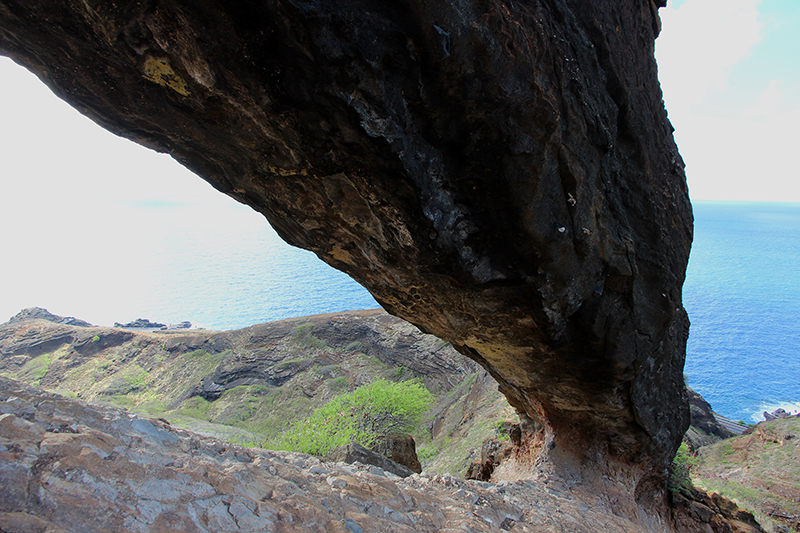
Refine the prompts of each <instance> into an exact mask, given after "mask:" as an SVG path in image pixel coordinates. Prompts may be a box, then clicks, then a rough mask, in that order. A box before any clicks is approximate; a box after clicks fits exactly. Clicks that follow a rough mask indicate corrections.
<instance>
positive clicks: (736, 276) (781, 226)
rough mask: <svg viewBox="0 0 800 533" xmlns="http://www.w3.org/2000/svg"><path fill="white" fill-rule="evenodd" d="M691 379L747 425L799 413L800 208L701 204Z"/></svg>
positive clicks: (688, 292) (692, 279) (690, 284)
mask: <svg viewBox="0 0 800 533" xmlns="http://www.w3.org/2000/svg"><path fill="white" fill-rule="evenodd" d="M694 214H695V235H694V245H693V247H692V253H691V256H690V259H689V268H688V271H687V276H686V282H685V284H684V291H683V295H684V296H683V297H684V305H685V307H686V309H687V311H688V312H689V318H690V320H691V322H692V326H691V329H690V333H689V343H688V347H687V356H686V367H685V370H684V372H685V374H686V376H687V379H688V382H689V386H690V387H692V388H693V389H695V390H697V391H698V392H699V393H700V394H702V395H703V397H705V399H706V400H707V401H708V402H709V403H710V404H711V405H712V407H713V408H714V410H715V411H716V412H718V413H720V414H722V415H725V416H727V417H729V418H733V419H736V420H744V421H745V422H755V421H758V420H762V419H763V417H762V416H761V415H762V413H763V412H764V411H772V410H774V409H777V408H778V407H782V408H784V409H785V410H787V411H797V410H798V409H800V328H798V325H800V204H781V203H732V202H695V203H694Z"/></svg>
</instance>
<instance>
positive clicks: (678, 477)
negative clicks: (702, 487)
mask: <svg viewBox="0 0 800 533" xmlns="http://www.w3.org/2000/svg"><path fill="white" fill-rule="evenodd" d="M694 464H695V457H694V456H693V455H692V452H691V451H690V450H689V445H688V444H686V443H685V442H681V446H680V448H678V453H676V454H675V458H674V459H673V460H672V465H671V466H670V469H669V480H668V485H669V489H670V490H672V491H674V492H681V491H688V490H689V489H691V488H692V478H691V476H690V471H691V469H692V467H693V466H694Z"/></svg>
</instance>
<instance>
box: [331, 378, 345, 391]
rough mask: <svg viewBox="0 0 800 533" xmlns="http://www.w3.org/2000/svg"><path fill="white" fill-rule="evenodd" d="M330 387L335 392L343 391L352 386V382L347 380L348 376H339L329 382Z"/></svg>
mask: <svg viewBox="0 0 800 533" xmlns="http://www.w3.org/2000/svg"><path fill="white" fill-rule="evenodd" d="M328 388H329V389H330V390H332V391H334V392H336V391H343V390H345V389H349V388H350V382H348V381H347V378H346V377H344V376H339V377H338V378H335V379H332V380H331V381H329V382H328Z"/></svg>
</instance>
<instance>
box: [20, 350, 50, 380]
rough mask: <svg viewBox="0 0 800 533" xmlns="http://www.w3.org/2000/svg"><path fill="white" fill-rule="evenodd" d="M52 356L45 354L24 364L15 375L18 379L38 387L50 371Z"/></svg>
mask: <svg viewBox="0 0 800 533" xmlns="http://www.w3.org/2000/svg"><path fill="white" fill-rule="evenodd" d="M52 359H53V354H49V353H45V354H42V355H40V356H38V357H34V358H33V359H31V360H29V361H28V362H26V363H25V364H24V365H23V367H22V368H21V369H20V371H19V373H18V374H17V376H18V378H19V379H21V380H23V381H27V382H28V383H30V384H32V385H36V386H39V384H40V383H41V382H42V380H43V379H44V377H45V376H46V375H47V373H48V372H49V371H50V363H51V362H52Z"/></svg>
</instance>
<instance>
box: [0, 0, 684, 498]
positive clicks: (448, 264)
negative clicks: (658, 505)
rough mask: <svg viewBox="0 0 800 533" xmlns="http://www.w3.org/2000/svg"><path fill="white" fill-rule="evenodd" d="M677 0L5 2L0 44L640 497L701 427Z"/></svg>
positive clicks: (573, 470)
mask: <svg viewBox="0 0 800 533" xmlns="http://www.w3.org/2000/svg"><path fill="white" fill-rule="evenodd" d="M657 3H658V4H660V3H661V2H656V3H654V2H648V1H644V0H642V1H637V2H618V1H616V0H593V1H589V0H548V1H544V0H542V1H532V2H513V1H501V0H483V1H462V2H442V1H431V2H416V1H399V2H382V1H369V0H367V1H363V0H336V1H331V0H306V1H279V0H270V1H266V2H258V3H256V2H233V3H226V2H214V1H204V2H189V1H187V0H149V1H145V2H122V3H119V2H118V3H116V4H109V3H107V2H98V1H94V0H90V1H86V2H75V1H71V0H57V1H56V0H48V1H47V2H44V1H41V0H26V1H25V2H21V1H15V0H2V1H0V53H3V54H6V55H8V56H10V57H12V58H13V59H14V60H16V61H17V62H19V63H21V64H24V65H25V66H27V67H28V68H29V69H31V70H32V71H33V72H34V73H36V74H37V75H38V76H39V77H40V78H41V79H42V80H43V81H44V82H45V83H47V84H48V85H49V86H50V87H51V88H52V89H53V90H54V91H55V92H56V94H58V95H59V96H61V97H63V98H64V99H65V100H67V101H68V102H70V103H71V104H72V105H74V106H75V107H76V108H78V109H79V110H80V111H82V112H83V113H85V114H87V115H88V116H90V117H91V118H93V119H94V120H95V121H97V122H98V123H99V124H101V125H103V126H104V127H106V128H108V129H110V130H111V131H113V132H115V133H118V134H120V135H123V136H125V137H128V138H131V139H133V140H135V141H137V142H140V143H142V144H144V145H146V146H149V147H151V148H154V149H156V150H160V151H166V152H169V153H170V154H172V156H173V157H175V158H176V159H177V160H179V161H181V162H182V163H183V164H185V165H186V166H187V167H189V168H190V169H192V170H194V171H195V172H197V173H198V174H199V175H200V176H201V177H203V178H204V179H206V180H207V181H209V182H210V183H211V184H212V185H214V186H215V187H216V188H217V189H219V190H220V191H222V192H224V193H226V194H228V195H230V196H232V197H234V198H236V199H237V200H239V201H241V202H243V203H246V204H248V205H250V206H252V207H253V208H254V209H256V210H257V211H259V212H261V213H263V214H264V215H265V216H266V217H267V219H269V221H270V222H271V223H272V225H273V226H274V227H275V228H276V229H277V231H278V232H279V233H280V235H281V236H282V237H283V238H284V239H286V240H287V241H288V242H290V243H292V244H294V245H297V246H301V247H304V248H307V249H310V250H313V251H314V252H315V253H316V254H317V255H318V256H319V257H320V258H321V259H322V260H324V261H326V262H327V263H329V264H331V265H332V266H334V267H336V268H339V269H341V270H344V271H346V272H348V273H349V274H350V275H351V276H353V277H354V278H355V279H356V280H358V281H359V282H360V283H362V284H363V285H364V286H366V287H367V288H368V289H369V290H370V291H371V292H372V294H373V295H374V296H375V297H376V299H377V300H378V301H379V302H380V303H381V304H382V305H383V306H384V307H385V308H386V309H387V310H388V311H390V312H391V313H393V314H396V315H398V316H401V317H403V318H405V319H407V320H409V321H411V322H413V323H414V324H416V325H418V326H420V327H421V328H422V329H424V330H426V331H428V332H431V333H434V334H436V335H438V336H440V337H442V338H444V339H446V340H449V341H450V342H452V343H453V345H454V346H456V347H457V348H458V349H459V350H460V351H461V352H462V353H464V354H466V355H468V356H469V357H472V358H473V359H475V360H477V361H479V362H480V363H481V364H483V365H484V366H485V367H486V368H487V369H488V370H489V371H490V372H491V373H492V375H493V376H494V377H495V378H496V379H497V380H498V382H499V384H500V387H501V390H502V391H503V392H504V393H505V394H506V396H507V397H508V398H509V400H510V401H511V402H512V404H513V405H514V406H515V407H516V408H517V409H518V410H519V411H520V413H521V414H522V416H523V422H525V421H526V420H534V421H536V422H538V423H539V424H541V427H543V428H544V434H543V435H542V436H543V437H544V440H543V442H544V443H545V446H544V448H543V449H544V451H543V453H542V456H541V458H540V459H541V460H542V461H544V460H545V459H547V460H548V461H549V463H550V464H553V465H555V466H556V471H558V472H561V473H562V474H564V475H566V476H567V477H570V476H575V479H581V478H585V477H587V476H591V475H592V473H597V472H603V473H605V474H609V473H613V477H614V479H615V482H616V481H621V482H622V485H624V486H626V487H627V489H626V490H628V491H629V493H630V494H631V495H633V494H635V495H636V497H637V498H638V497H639V496H641V494H643V493H645V492H648V490H647V489H648V487H651V484H652V486H653V487H657V486H661V482H662V481H663V477H664V467H665V465H666V462H667V461H668V459H669V458H670V457H671V456H672V453H673V451H674V450H675V448H676V447H677V445H678V443H679V442H680V438H681V435H682V434H683V431H684V430H685V429H686V427H687V424H688V421H689V417H688V411H687V408H686V405H685V401H684V386H683V377H682V367H683V357H684V351H685V340H686V335H687V329H688V320H687V318H686V314H685V312H684V310H683V307H682V303H681V285H682V283H683V278H684V271H685V266H686V261H687V258H688V253H689V248H690V243H691V235H692V215H691V208H690V205H689V202H688V196H687V190H686V183H685V177H684V172H683V163H682V161H681V158H680V156H679V154H678V152H677V150H676V147H675V145H674V143H673V140H672V134H671V127H670V124H669V122H668V121H667V117H666V112H665V110H664V108H663V103H662V100H661V93H660V89H659V86H658V82H657V77H656V64H655V61H654V58H653V48H654V39H655V36H656V32H657V31H658V23H657V17H658V15H657V8H656V4H657ZM530 427H540V426H538V425H536V426H534V425H533V424H527V423H524V424H523V428H530Z"/></svg>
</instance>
